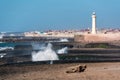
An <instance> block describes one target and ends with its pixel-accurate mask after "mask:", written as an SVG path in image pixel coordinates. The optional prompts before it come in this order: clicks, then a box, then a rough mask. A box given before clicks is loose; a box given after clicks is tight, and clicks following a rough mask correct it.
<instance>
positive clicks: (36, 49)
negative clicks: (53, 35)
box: [0, 32, 69, 63]
mask: <svg viewBox="0 0 120 80" xmlns="http://www.w3.org/2000/svg"><path fill="white" fill-rule="evenodd" d="M11 36H12V37H13V36H17V37H18V38H19V37H21V36H24V35H23V32H1V33H0V38H1V39H2V38H5V37H11ZM55 42H69V40H68V39H65V38H64V39H63V38H62V39H60V40H58V41H55ZM52 43H54V42H51V41H50V42H49V41H47V42H46V41H44V42H43V41H42V42H41V41H31V42H29V41H28V42H0V59H1V60H7V62H9V63H11V62H24V61H33V62H34V61H48V60H59V56H58V54H67V49H68V48H67V47H61V46H59V47H56V46H54V45H53V44H52ZM28 56H29V57H28Z"/></svg>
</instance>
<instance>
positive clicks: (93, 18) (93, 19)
mask: <svg viewBox="0 0 120 80" xmlns="http://www.w3.org/2000/svg"><path fill="white" fill-rule="evenodd" d="M91 33H92V34H96V33H97V32H96V14H95V12H93V14H92V32H91Z"/></svg>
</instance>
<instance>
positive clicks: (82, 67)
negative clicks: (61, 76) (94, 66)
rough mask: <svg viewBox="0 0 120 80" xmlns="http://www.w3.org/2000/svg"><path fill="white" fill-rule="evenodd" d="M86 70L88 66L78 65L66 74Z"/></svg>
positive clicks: (69, 69) (70, 68)
mask: <svg viewBox="0 0 120 80" xmlns="http://www.w3.org/2000/svg"><path fill="white" fill-rule="evenodd" d="M86 68H87V65H77V66H73V67H69V68H68V69H67V70H66V73H76V72H84V71H85V70H86Z"/></svg>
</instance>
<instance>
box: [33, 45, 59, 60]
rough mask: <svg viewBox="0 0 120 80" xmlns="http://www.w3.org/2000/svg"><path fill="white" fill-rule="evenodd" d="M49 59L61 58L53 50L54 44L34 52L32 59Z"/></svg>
mask: <svg viewBox="0 0 120 80" xmlns="http://www.w3.org/2000/svg"><path fill="white" fill-rule="evenodd" d="M47 60H59V58H58V56H57V54H56V53H55V51H54V50H52V44H50V43H49V44H48V45H47V47H46V48H45V49H44V50H42V51H39V52H37V53H36V52H33V53H32V61H47Z"/></svg>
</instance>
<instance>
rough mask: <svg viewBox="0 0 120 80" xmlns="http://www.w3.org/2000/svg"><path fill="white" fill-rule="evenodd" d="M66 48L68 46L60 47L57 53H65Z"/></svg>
mask: <svg viewBox="0 0 120 80" xmlns="http://www.w3.org/2000/svg"><path fill="white" fill-rule="evenodd" d="M67 50H68V47H64V48H62V49H59V50H58V51H57V53H58V54H66V53H67Z"/></svg>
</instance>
